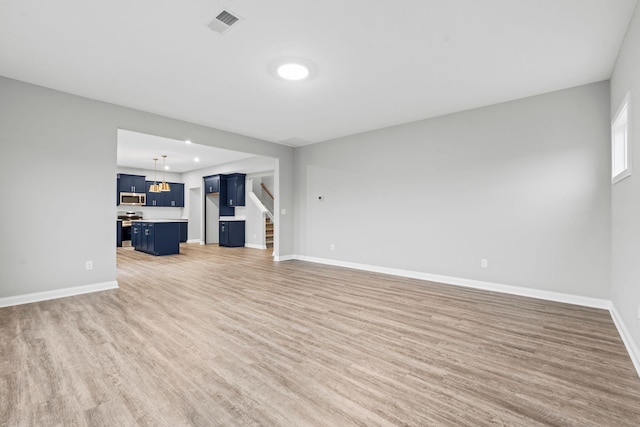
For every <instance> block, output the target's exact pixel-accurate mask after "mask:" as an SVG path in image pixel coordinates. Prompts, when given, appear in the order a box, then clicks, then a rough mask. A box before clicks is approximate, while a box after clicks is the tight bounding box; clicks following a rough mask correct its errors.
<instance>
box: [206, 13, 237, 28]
mask: <svg viewBox="0 0 640 427" xmlns="http://www.w3.org/2000/svg"><path fill="white" fill-rule="evenodd" d="M239 20H240V18H239V17H238V16H236V15H234V14H233V13H231V12H229V11H228V10H223V11H222V12H220V13H219V14H218V16H216V19H214V20H213V21H211V22H210V23H209V25H208V27H209V28H211V30H212V31H215V32H216V33H220V34H222V33H224V32H225V31H227V30H228V29H229V28H231V26H232V25H233V24H235V23H237V22H238V21H239Z"/></svg>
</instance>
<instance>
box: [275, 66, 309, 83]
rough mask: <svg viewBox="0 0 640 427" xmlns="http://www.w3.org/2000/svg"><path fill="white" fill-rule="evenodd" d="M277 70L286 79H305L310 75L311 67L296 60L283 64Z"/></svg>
mask: <svg viewBox="0 0 640 427" xmlns="http://www.w3.org/2000/svg"><path fill="white" fill-rule="evenodd" d="M277 72H278V75H279V76H280V77H282V78H283V79H285V80H304V79H306V78H307V77H309V68H308V67H307V66H305V65H302V64H297V63H295V62H291V63H288V64H282V65H281V66H279V67H278V70H277Z"/></svg>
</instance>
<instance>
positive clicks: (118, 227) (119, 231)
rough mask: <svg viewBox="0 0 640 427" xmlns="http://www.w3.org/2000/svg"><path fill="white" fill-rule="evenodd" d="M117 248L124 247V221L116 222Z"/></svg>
mask: <svg viewBox="0 0 640 427" xmlns="http://www.w3.org/2000/svg"><path fill="white" fill-rule="evenodd" d="M116 246H117V247H119V248H121V247H122V221H116Z"/></svg>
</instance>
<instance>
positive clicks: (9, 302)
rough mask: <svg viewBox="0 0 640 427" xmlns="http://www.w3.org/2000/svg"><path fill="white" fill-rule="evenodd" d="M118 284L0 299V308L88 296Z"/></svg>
mask: <svg viewBox="0 0 640 427" xmlns="http://www.w3.org/2000/svg"><path fill="white" fill-rule="evenodd" d="M117 288H118V282H117V281H115V280H114V281H111V282H104V283H95V284H93V285H84V286H74V287H72V288H63V289H55V290H53V291H45V292H35V293H32V294H24V295H16V296H12V297H4V298H0V308H1V307H11V306H14V305H22V304H30V303H32V302H40V301H47V300H52V299H58V298H65V297H71V296H74V295H82V294H89V293H92V292H100V291H106V290H109V289H117Z"/></svg>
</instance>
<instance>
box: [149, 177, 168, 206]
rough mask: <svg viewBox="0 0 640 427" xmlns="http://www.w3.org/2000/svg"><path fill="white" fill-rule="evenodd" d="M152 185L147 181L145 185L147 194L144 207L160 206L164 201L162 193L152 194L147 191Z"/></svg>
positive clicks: (151, 182)
mask: <svg viewBox="0 0 640 427" xmlns="http://www.w3.org/2000/svg"><path fill="white" fill-rule="evenodd" d="M152 185H153V181H147V182H146V183H145V191H146V193H147V204H146V206H162V203H163V201H164V198H163V196H162V195H163V194H164V193H152V192H151V191H149V190H150V189H151V186H152Z"/></svg>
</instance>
